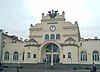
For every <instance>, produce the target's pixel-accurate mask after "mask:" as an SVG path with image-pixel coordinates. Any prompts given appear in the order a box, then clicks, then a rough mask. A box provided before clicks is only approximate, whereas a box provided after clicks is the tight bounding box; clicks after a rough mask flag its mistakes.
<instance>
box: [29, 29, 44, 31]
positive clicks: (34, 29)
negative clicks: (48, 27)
mask: <svg viewBox="0 0 100 72" xmlns="http://www.w3.org/2000/svg"><path fill="white" fill-rule="evenodd" d="M30 30H32V31H41V30H43V28H32V29H30Z"/></svg>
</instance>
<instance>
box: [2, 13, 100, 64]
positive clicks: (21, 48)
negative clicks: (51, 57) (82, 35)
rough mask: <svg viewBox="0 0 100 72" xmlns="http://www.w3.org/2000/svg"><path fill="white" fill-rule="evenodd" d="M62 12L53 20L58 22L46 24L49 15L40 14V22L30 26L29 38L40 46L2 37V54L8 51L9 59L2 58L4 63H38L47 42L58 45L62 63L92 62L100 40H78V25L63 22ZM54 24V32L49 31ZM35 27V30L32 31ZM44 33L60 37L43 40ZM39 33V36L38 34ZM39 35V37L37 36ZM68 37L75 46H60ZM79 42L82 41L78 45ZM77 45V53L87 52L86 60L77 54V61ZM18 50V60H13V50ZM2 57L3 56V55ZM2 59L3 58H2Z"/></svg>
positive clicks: (99, 46) (99, 49)
mask: <svg viewBox="0 0 100 72" xmlns="http://www.w3.org/2000/svg"><path fill="white" fill-rule="evenodd" d="M64 16H65V15H64V13H63V14H61V15H59V14H58V15H57V17H56V19H55V20H54V22H58V24H47V23H50V22H51V21H50V17H49V16H48V15H46V16H44V15H42V20H41V23H38V24H36V25H35V26H30V29H29V30H30V36H29V39H31V38H34V39H35V40H36V41H37V42H38V44H40V46H26V47H25V45H26V43H25V42H24V43H20V42H17V43H11V41H13V39H11V38H9V37H6V36H5V37H4V38H5V40H4V41H5V42H6V43H5V47H4V48H3V55H4V53H5V52H6V51H8V52H9V53H10V60H9V61H5V60H3V62H4V63H16V62H17V63H18V62H19V63H38V62H42V59H43V57H41V56H43V55H41V54H43V53H44V51H43V49H42V48H43V47H44V46H45V45H46V44H48V43H54V44H56V45H58V46H59V48H60V54H59V55H60V56H59V57H60V62H61V63H64V64H71V63H73V64H90V63H92V62H93V61H92V52H93V51H94V50H97V51H99V53H100V41H98V40H91V41H84V40H81V41H80V42H79V41H78V39H79V35H78V34H79V33H78V32H79V31H78V26H77V25H76V24H72V23H71V22H65V20H64V19H65V18H64ZM51 25H55V26H56V30H55V31H54V32H51V31H50V26H51ZM34 29H35V31H34ZM46 34H49V35H51V34H54V35H56V34H60V35H61V39H60V40H47V41H46V40H45V35H46ZM38 35H39V36H38ZM37 37H39V38H37ZM69 37H72V38H73V39H74V40H76V42H75V44H76V46H68V45H65V46H61V44H62V43H63V44H66V43H65V42H64V41H65V40H66V39H68V38H69ZM79 43H82V45H81V46H80V44H79ZM78 47H79V54H80V52H81V51H83V50H85V51H86V52H87V61H84V62H82V61H80V55H79V62H78ZM14 51H18V53H19V61H13V60H12V59H13V52H14ZM23 52H25V60H24V61H22V53H23ZM28 52H30V53H31V58H27V53H28ZM68 52H71V57H72V58H71V59H68ZM33 54H36V58H33ZM63 55H65V58H63ZM3 57H4V56H3ZM3 59H4V58H3ZM95 63H97V64H99V63H100V61H98V62H95Z"/></svg>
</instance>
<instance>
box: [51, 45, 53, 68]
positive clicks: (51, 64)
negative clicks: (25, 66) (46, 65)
mask: <svg viewBox="0 0 100 72" xmlns="http://www.w3.org/2000/svg"><path fill="white" fill-rule="evenodd" d="M51 49H52V50H51V68H53V44H52V46H51Z"/></svg>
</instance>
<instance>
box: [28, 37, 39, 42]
mask: <svg viewBox="0 0 100 72" xmlns="http://www.w3.org/2000/svg"><path fill="white" fill-rule="evenodd" d="M28 42H35V43H38V42H37V41H36V40H35V39H33V38H31V39H29V41H28Z"/></svg>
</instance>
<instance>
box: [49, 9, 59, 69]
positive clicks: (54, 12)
mask: <svg viewBox="0 0 100 72" xmlns="http://www.w3.org/2000/svg"><path fill="white" fill-rule="evenodd" d="M57 12H58V11H54V10H52V11H48V13H49V14H48V15H49V16H50V19H51V24H53V20H54V19H55V17H56V16H57ZM51 48H52V51H51V68H53V44H52V47H51Z"/></svg>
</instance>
